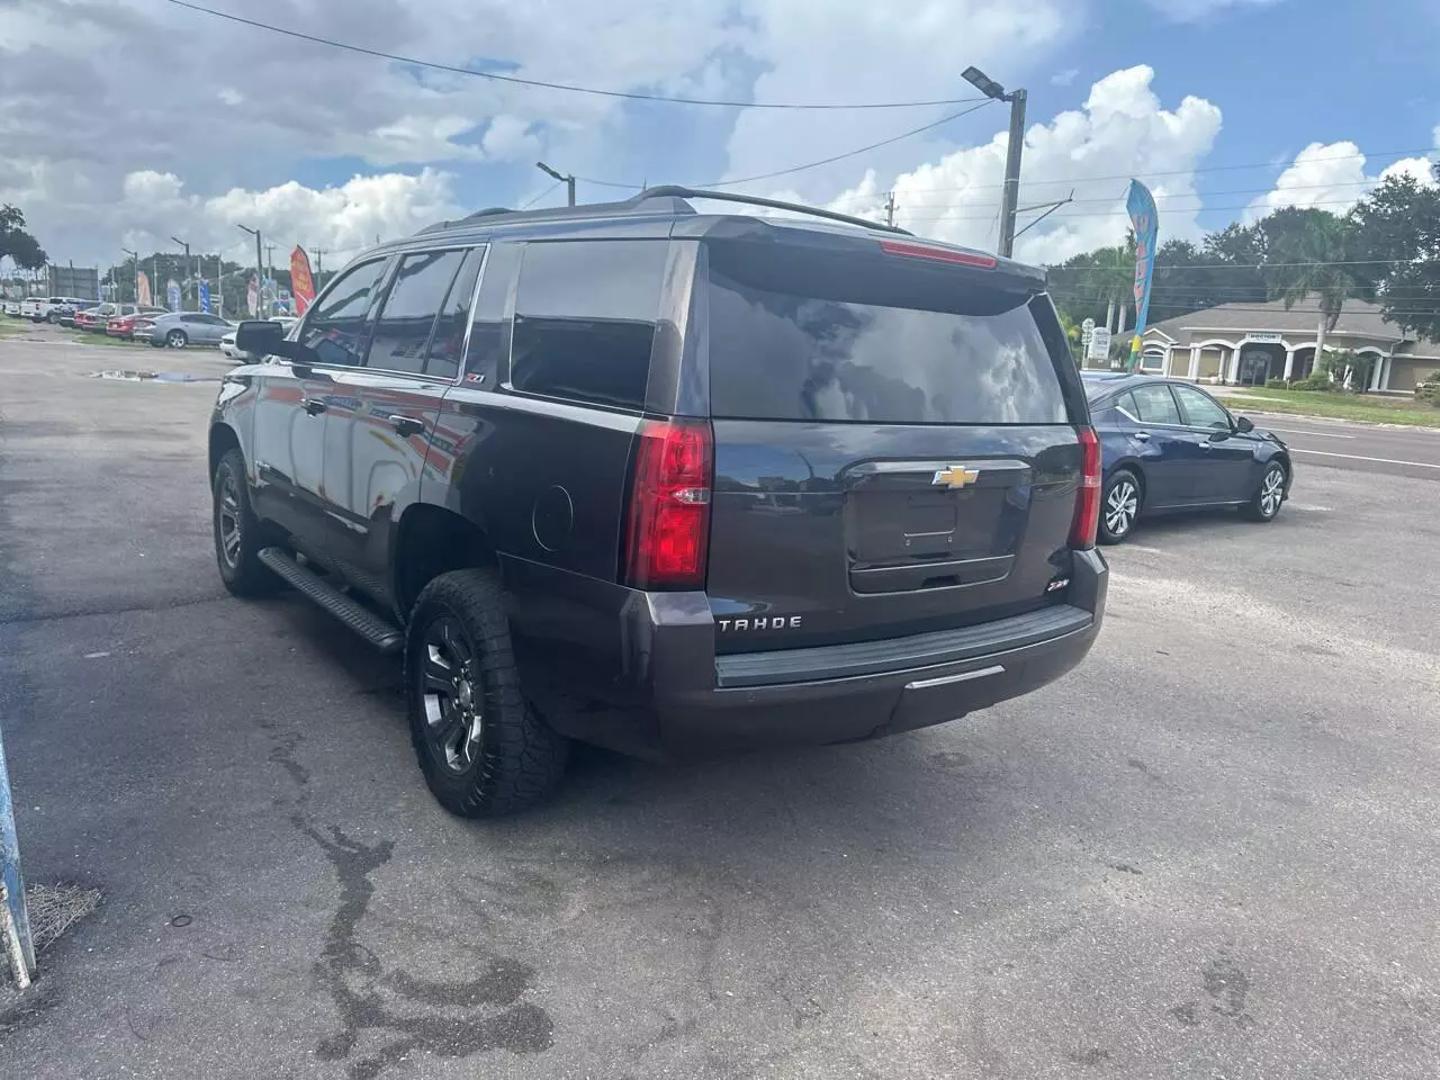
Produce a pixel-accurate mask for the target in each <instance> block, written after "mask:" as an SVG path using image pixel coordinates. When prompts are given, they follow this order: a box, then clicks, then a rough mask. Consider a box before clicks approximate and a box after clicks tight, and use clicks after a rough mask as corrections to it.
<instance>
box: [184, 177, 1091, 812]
mask: <svg viewBox="0 0 1440 1080" xmlns="http://www.w3.org/2000/svg"><path fill="white" fill-rule="evenodd" d="M695 198H705V199H711V198H717V199H725V200H728V201H730V202H758V203H761V204H762V205H766V206H779V207H782V208H784V209H787V210H790V211H796V212H800V213H805V214H808V215H810V216H809V217H808V219H802V218H794V217H792V218H786V219H773V218H772V219H762V218H760V217H757V216H752V215H746V214H739V213H734V212H730V213H723V214H701V213H696V212H695V210H694V208H693V207H692V206H691V203H690V200H691V199H695ZM829 219H839V220H838V221H832V220H829ZM1043 290H1044V283H1043V279H1042V277H1041V275H1040V274H1039V273H1038V272H1036V271H1034V270H1032V269H1029V268H1027V267H1024V266H1021V265H1018V264H1016V263H1012V262H1008V261H1005V260H998V259H996V258H994V257H992V256H989V255H985V254H981V253H979V252H974V251H969V250H965V249H962V248H956V247H950V246H944V245H941V244H936V243H931V242H929V241H920V240H916V239H914V238H913V237H911V236H909V234H907V233H903V232H901V231H900V230H893V229H886V228H884V227H881V226H874V225H872V224H871V223H869V222H863V221H858V220H855V219H849V218H844V217H843V216H841V215H836V214H831V213H828V212H826V211H815V210H809V209H807V208H803V207H794V206H788V205H786V204H774V203H770V202H768V201H766V200H755V199H748V198H746V197H740V196H730V195H716V194H715V193H705V192H692V191H689V190H686V189H680V188H660V189H653V190H651V191H647V192H645V193H643V194H642V195H640V196H638V197H637V198H635V199H633V200H630V201H628V202H623V203H617V204H611V205H600V206H586V207H579V208H574V209H569V210H558V211H541V212H535V213H510V212H499V211H487V212H482V213H480V214H476V215H474V216H472V217H469V218H466V219H464V220H462V221H457V222H445V223H443V224H441V225H438V226H435V227H432V228H430V229H427V230H425V231H424V232H422V233H420V234H419V235H417V236H415V237H412V238H410V239H408V240H404V241H399V242H396V243H391V244H387V245H384V246H382V247H379V248H376V249H375V250H374V251H371V252H369V253H368V254H366V255H363V256H361V257H360V258H359V259H357V260H356V261H354V262H353V263H351V264H350V265H349V266H348V267H347V268H346V269H345V270H344V271H343V272H342V273H340V274H338V275H337V276H336V278H335V280H334V281H333V282H331V283H330V285H329V287H328V288H327V289H326V290H325V291H324V293H323V294H321V295H320V296H319V297H318V299H317V300H316V302H315V303H314V305H313V306H312V307H311V308H310V310H309V311H308V312H307V314H306V315H305V318H304V319H303V320H302V321H301V322H300V323H299V324H298V325H297V326H296V327H294V328H292V329H291V330H290V332H289V333H288V334H287V335H285V336H284V337H282V336H281V331H280V330H279V328H277V327H276V325H275V324H274V323H269V322H256V323H245V324H242V325H241V328H240V331H239V336H238V341H237V345H238V347H239V348H241V349H244V350H246V351H248V352H250V353H253V354H255V355H257V356H265V357H267V361H266V362H264V363H258V364H254V365H250V366H246V367H241V368H237V369H235V370H234V371H232V372H230V373H229V374H228V375H227V376H226V377H225V379H224V382H223V385H222V387H221V390H220V396H219V401H218V402H217V404H216V408H215V412H214V417H213V421H212V427H211V430H210V470H211V476H212V480H213V490H214V529H215V543H216V549H217V554H218V559H219V565H220V573H221V576H222V578H223V579H224V581H225V584H226V585H227V586H228V587H229V588H230V589H231V591H233V592H235V593H237V594H241V595H252V594H255V593H259V592H262V591H264V590H266V589H268V588H271V587H273V586H274V585H276V584H278V583H279V582H280V581H285V582H288V583H290V584H291V585H292V586H294V587H296V588H298V589H299V590H300V591H301V592H303V593H304V594H305V595H307V596H309V597H310V598H312V599H313V600H315V601H316V602H318V603H319V604H321V605H322V606H324V607H325V608H326V609H328V610H329V611H330V612H332V613H333V614H334V615H336V616H337V617H338V618H339V619H340V620H342V621H343V622H344V623H345V624H347V625H348V626H349V627H350V628H351V629H353V630H355V631H358V632H359V633H361V634H362V635H364V636H365V637H366V638H368V639H369V640H370V641H371V642H372V643H373V644H374V645H375V646H377V647H378V648H380V649H384V650H393V651H399V650H403V651H404V655H405V671H406V675H405V681H406V694H407V698H408V702H409V712H410V724H411V728H412V733H413V737H414V743H415V747H416V750H417V753H418V755H419V759H420V765H421V768H422V770H423V772H424V775H425V777H426V780H427V781H428V783H429V785H430V787H431V789H432V791H433V792H434V793H435V795H436V796H437V798H438V799H439V800H440V802H441V803H442V804H443V805H444V806H446V807H447V808H448V809H450V810H452V811H454V812H456V813H459V814H466V815H480V814H490V813H499V812H503V811H507V810H513V809H515V808H518V807H520V806H523V805H526V804H528V803H531V802H534V801H536V800H538V799H540V798H542V797H543V796H545V795H546V794H547V793H548V792H549V791H550V790H551V789H552V788H553V787H554V785H555V784H556V782H557V781H558V779H559V777H560V775H561V772H562V770H563V766H564V760H565V752H566V746H567V742H568V740H570V739H581V740H586V741H589V742H594V743H599V744H603V745H605V746H609V747H612V748H615V749H619V750H622V751H626V752H629V753H634V754H640V755H644V756H649V757H669V756H678V755H689V754H696V753H710V752H716V751H725V750H731V749H736V748H742V747H749V746H756V745H764V744H776V743H828V742H840V741H846V740H853V739H864V738H870V737H873V736H878V735H884V734H889V733H893V732H899V731H905V730H909V729H913V728H918V727H921V726H924V725H928V724H935V723H939V722H941V721H945V720H950V719H954V718H956V717H959V716H962V715H964V714H965V713H967V712H969V711H971V710H973V709H978V708H983V707H984V706H987V705H991V704H993V703H995V702H997V701H1001V700H1004V699H1006V698H1010V697H1014V696H1016V695H1018V694H1023V693H1025V692H1027V691H1029V690H1033V689H1035V688H1037V687H1039V686H1042V685H1043V684H1045V683H1047V682H1049V681H1051V680H1052V679H1055V678H1056V677H1058V676H1059V675H1061V674H1063V673H1064V672H1065V671H1067V670H1068V669H1069V668H1070V667H1072V666H1073V665H1075V664H1076V663H1077V662H1078V661H1079V660H1080V659H1081V658H1082V657H1083V656H1084V655H1085V653H1086V652H1087V651H1088V650H1089V648H1090V646H1091V644H1092V642H1093V641H1094V640H1095V636H1096V634H1097V633H1098V632H1099V629H1100V623H1101V617H1102V613H1103V608H1104V601H1105V586H1106V568H1105V563H1104V561H1103V560H1102V558H1101V557H1100V555H1099V554H1098V553H1097V552H1096V551H1095V549H1094V538H1095V527H1096V516H1097V512H1098V494H1099V489H1098V483H1099V447H1098V444H1097V442H1096V439H1095V435H1094V432H1093V431H1092V430H1091V428H1090V427H1089V421H1088V414H1087V411H1086V402H1085V395H1084V392H1083V390H1082V388H1081V384H1080V379H1079V377H1078V375H1077V374H1076V371H1075V367H1074V364H1073V363H1072V362H1071V361H1070V357H1069V350H1068V349H1067V347H1066V343H1065V340H1064V337H1063V335H1062V332H1061V329H1060V326H1059V323H1058V320H1057V318H1056V315H1055V311H1054V308H1053V307H1052V305H1051V303H1050V300H1049V298H1048V297H1047V296H1046V295H1045V293H1044V291H1043Z"/></svg>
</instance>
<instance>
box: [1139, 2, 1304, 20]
mask: <svg viewBox="0 0 1440 1080" xmlns="http://www.w3.org/2000/svg"><path fill="white" fill-rule="evenodd" d="M1282 2H1283V0H1149V3H1150V6H1151V7H1153V8H1155V9H1156V10H1157V11H1159V12H1160V13H1161V14H1162V15H1165V16H1167V17H1169V18H1171V19H1174V20H1175V21H1177V22H1196V21H1197V20H1200V19H1204V18H1208V17H1209V16H1211V15H1216V14H1219V13H1220V12H1223V11H1227V10H1229V9H1231V8H1256V7H1270V6H1272V5H1273V4H1278V3H1282Z"/></svg>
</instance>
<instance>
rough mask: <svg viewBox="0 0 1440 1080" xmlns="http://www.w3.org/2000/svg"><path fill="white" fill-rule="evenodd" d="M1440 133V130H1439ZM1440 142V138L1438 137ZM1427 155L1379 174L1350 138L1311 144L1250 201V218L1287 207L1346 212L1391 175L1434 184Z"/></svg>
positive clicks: (1406, 159)
mask: <svg viewBox="0 0 1440 1080" xmlns="http://www.w3.org/2000/svg"><path fill="white" fill-rule="evenodd" d="M1436 134H1437V136H1440V130H1437V132H1436ZM1436 141H1437V143H1440V138H1437V140H1436ZM1429 167H1430V161H1429V159H1427V158H1420V157H1416V158H1404V159H1402V160H1400V161H1396V162H1393V163H1391V164H1390V165H1388V166H1387V167H1386V168H1385V169H1383V170H1382V171H1381V172H1380V174H1379V175H1378V176H1372V175H1370V174H1368V173H1366V171H1365V155H1364V154H1363V153H1361V151H1360V147H1359V146H1357V145H1356V144H1355V143H1353V142H1351V141H1350V140H1348V139H1346V140H1343V141H1341V142H1334V143H1318V142H1316V143H1311V144H1310V145H1309V146H1307V147H1305V149H1303V150H1301V151H1300V152H1299V153H1298V154H1296V155H1295V159H1294V160H1293V161H1292V162H1291V163H1290V164H1289V165H1288V166H1287V167H1286V168H1285V170H1284V171H1283V172H1281V173H1280V175H1279V176H1278V177H1276V179H1275V186H1274V187H1273V188H1272V189H1271V190H1270V191H1268V192H1267V193H1266V194H1264V195H1262V196H1260V197H1259V198H1258V199H1255V200H1253V201H1252V202H1251V203H1250V206H1249V208H1248V209H1247V210H1246V212H1245V216H1246V219H1247V220H1249V221H1258V220H1259V219H1260V218H1262V217H1264V216H1265V215H1266V214H1269V213H1271V212H1272V211H1274V210H1278V209H1280V208H1281V207H1283V206H1302V207H1303V206H1310V207H1316V208H1318V209H1321V210H1329V211H1330V212H1331V213H1334V214H1344V213H1346V212H1347V211H1349V209H1350V208H1351V207H1352V206H1354V205H1355V204H1356V203H1357V202H1359V201H1360V200H1361V199H1362V198H1364V197H1365V196H1366V195H1367V194H1369V192H1370V191H1371V189H1373V188H1374V187H1375V185H1376V184H1378V183H1379V182H1380V181H1381V180H1383V179H1385V178H1386V177H1388V176H1399V175H1410V176H1414V177H1415V178H1416V179H1418V180H1420V181H1422V182H1424V183H1430V182H1431V180H1432V178H1431V176H1430V171H1429Z"/></svg>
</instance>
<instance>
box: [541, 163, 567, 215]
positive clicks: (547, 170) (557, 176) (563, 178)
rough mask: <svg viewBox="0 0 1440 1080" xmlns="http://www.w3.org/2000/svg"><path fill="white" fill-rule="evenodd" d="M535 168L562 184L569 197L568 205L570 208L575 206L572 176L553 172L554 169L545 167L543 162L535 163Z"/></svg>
mask: <svg viewBox="0 0 1440 1080" xmlns="http://www.w3.org/2000/svg"><path fill="white" fill-rule="evenodd" d="M535 167H536V168H537V169H539V170H540V171H541V172H543V173H545V174H547V175H549V176H553V177H554V178H555V179H556V180H559V181H561V182H562V183H564V185H565V190H566V192H567V193H568V195H569V197H570V205H571V206H574V205H575V177H574V175H573V174H566V173H561V172H557V171H555V170H554V169H552V168H551V167H550V166H549V165H546V164H545V162H543V161H537V162H536V163H535Z"/></svg>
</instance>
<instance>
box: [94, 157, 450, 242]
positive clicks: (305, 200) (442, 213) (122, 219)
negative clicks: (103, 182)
mask: <svg viewBox="0 0 1440 1080" xmlns="http://www.w3.org/2000/svg"><path fill="white" fill-rule="evenodd" d="M461 213H463V211H462V210H461V208H460V207H459V206H458V205H457V204H456V202H455V197H454V192H453V178H452V177H451V176H450V175H449V174H448V173H444V172H437V171H435V170H432V169H424V170H422V171H421V172H420V173H418V174H417V175H414V176H410V175H407V174H404V173H381V174H377V175H372V176H355V177H352V178H351V179H350V180H348V181H346V182H345V183H343V184H339V185H335V186H333V187H324V188H311V187H306V186H305V185H303V184H299V183H297V182H295V181H293V180H291V181H288V182H286V183H283V184H279V185H276V186H275V187H271V188H265V189H263V190H247V189H244V188H232V189H230V190H229V191H226V192H224V193H223V194H220V195H213V196H209V197H205V196H201V195H193V194H188V193H186V191H185V185H184V184H183V182H182V181H181V180H180V178H179V177H177V176H176V175H175V174H173V173H160V172H154V171H151V170H144V171H140V172H133V173H130V174H129V175H127V176H126V177H125V178H124V180H123V182H122V184H121V192H120V198H119V200H118V201H117V202H116V203H115V204H114V205H113V206H112V207H111V208H110V211H109V214H108V220H107V224H110V225H112V227H115V228H117V229H118V230H120V231H121V235H122V236H123V240H124V243H125V246H126V247H130V248H135V249H137V250H141V251H150V250H153V249H156V248H165V247H167V246H169V238H170V236H172V235H174V236H180V237H183V238H185V239H186V240H189V241H190V245H191V247H192V248H193V249H194V250H196V251H205V252H223V253H224V254H225V255H226V257H227V258H234V259H236V260H237V261H240V262H245V261H247V258H246V257H247V256H248V255H249V252H250V250H251V248H250V244H251V241H250V240H248V239H247V238H246V236H245V235H244V234H243V233H241V232H240V230H238V229H237V228H236V226H237V225H247V226H249V227H250V228H252V229H259V230H260V231H261V232H262V233H264V234H265V236H266V237H268V238H271V239H273V240H274V241H275V243H276V244H277V245H278V246H280V247H281V248H284V249H286V250H288V248H289V246H290V245H291V244H294V243H296V242H297V241H299V242H303V243H305V244H306V245H308V246H310V247H323V248H325V249H326V250H327V251H330V252H334V253H337V255H339V256H340V258H341V259H343V258H344V257H346V256H348V255H353V254H355V253H356V252H358V251H359V250H360V249H362V248H366V247H369V246H371V245H373V244H374V243H375V241H376V238H377V237H379V238H382V239H391V238H393V237H396V236H405V235H408V234H410V233H413V232H415V231H417V230H418V229H420V228H423V227H424V226H426V225H431V224H433V223H435V222H436V221H440V220H443V219H445V218H454V217H457V216H459V215H460V214H461ZM337 262H338V260H337Z"/></svg>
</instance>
